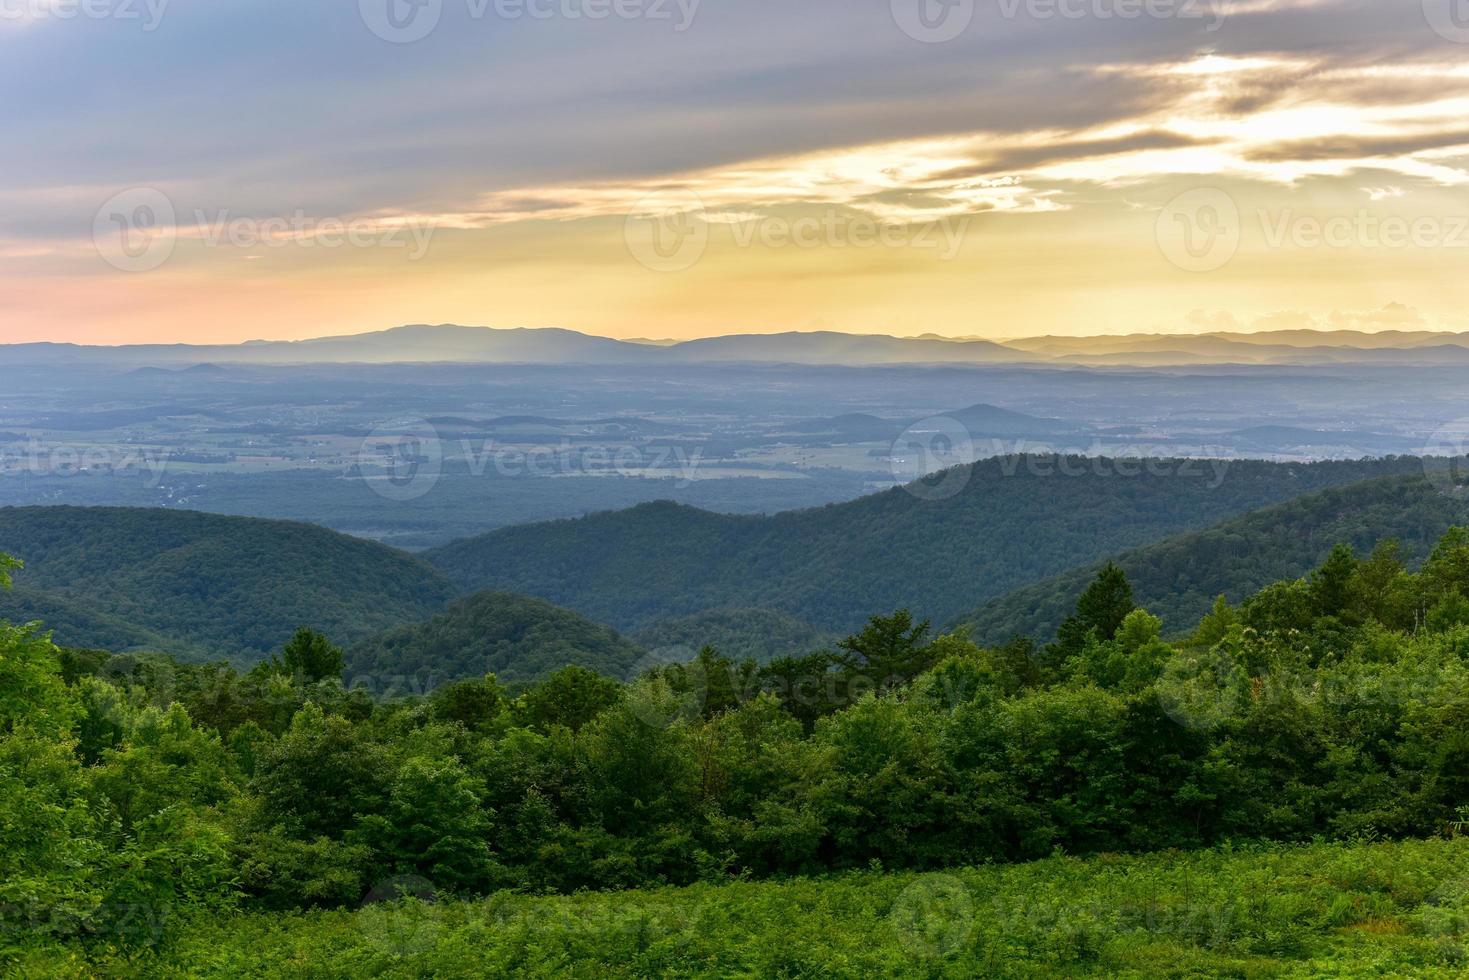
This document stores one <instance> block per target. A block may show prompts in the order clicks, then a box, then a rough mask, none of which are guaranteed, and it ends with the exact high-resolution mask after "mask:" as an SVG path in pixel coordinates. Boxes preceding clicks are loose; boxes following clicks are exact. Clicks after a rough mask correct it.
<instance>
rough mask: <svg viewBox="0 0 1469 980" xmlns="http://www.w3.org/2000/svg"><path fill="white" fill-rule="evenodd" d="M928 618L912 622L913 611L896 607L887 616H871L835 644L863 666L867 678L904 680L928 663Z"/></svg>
mask: <svg viewBox="0 0 1469 980" xmlns="http://www.w3.org/2000/svg"><path fill="white" fill-rule="evenodd" d="M928 627H929V621H928V620H926V619H925V620H924V621H923V622H921V623H914V622H913V614H912V613H910V612H909V611H908V610H906V609H899V610H898V611H897V612H895V613H893V614H892V615H891V616H873V617H872V618H871V619H870V620H868V621H867V625H866V626H865V627H863V628H862V632H860V633H857V634H855V635H853V636H849V637H847V638H846V639H845V640H842V641H840V642H838V643H837V646H838V647H839V648H840V649H842V650H845V651H846V652H847V653H849V654H851V655H853V656H854V657H858V658H860V664H861V665H862V666H864V667H866V669H867V673H869V674H870V675H871V679H872V680H875V681H878V682H886V681H888V680H899V681H907V680H911V679H912V678H913V677H915V676H917V675H918V674H919V673H921V672H922V671H923V670H924V669H925V668H927V667H929V666H931V664H930V663H929V649H928V646H927V644H925V643H924V637H925V636H927V635H928Z"/></svg>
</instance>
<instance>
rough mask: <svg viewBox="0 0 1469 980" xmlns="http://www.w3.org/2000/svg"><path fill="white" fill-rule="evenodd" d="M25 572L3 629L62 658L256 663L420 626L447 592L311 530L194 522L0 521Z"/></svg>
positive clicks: (63, 511)
mask: <svg viewBox="0 0 1469 980" xmlns="http://www.w3.org/2000/svg"><path fill="white" fill-rule="evenodd" d="M0 550H3V551H5V552H9V553H11V554H14V555H15V556H17V557H19V558H21V559H23V560H24V561H25V563H26V566H25V569H24V570H23V571H22V572H20V573H18V574H17V575H16V586H17V588H16V590H15V591H14V592H13V593H10V594H5V595H0V617H3V618H4V619H8V620H11V621H13V622H27V621H30V620H38V619H39V620H44V621H45V623H46V625H47V627H48V628H50V629H53V630H55V633H56V641H57V642H58V643H60V644H63V645H67V646H79V647H103V648H107V649H113V650H122V649H130V648H137V647H152V648H155V649H159V650H162V651H163V652H169V653H177V654H181V655H186V656H207V657H214V658H218V657H229V658H233V659H238V660H243V661H253V660H258V659H260V658H261V657H262V656H264V655H265V654H266V653H268V652H269V651H271V650H274V649H277V648H278V647H279V646H280V645H281V644H282V643H283V642H284V641H285V640H286V639H287V638H288V637H289V636H290V635H291V633H292V631H294V630H295V629H296V627H298V626H302V625H309V626H312V627H313V628H315V629H318V630H321V631H322V632H324V633H326V634H328V635H329V636H331V637H332V638H333V639H335V640H336V641H337V642H339V643H350V642H354V641H356V640H360V639H363V638H365V637H368V636H371V635H372V634H374V633H377V632H380V631H382V630H384V629H387V628H389V627H392V626H396V625H399V624H402V623H405V622H412V621H415V620H420V619H423V618H425V617H427V616H429V615H431V614H432V613H434V612H435V611H437V610H438V609H440V608H442V607H443V605H444V603H445V602H447V601H448V600H449V599H450V598H451V597H452V596H453V595H454V592H455V590H454V587H453V585H452V584H450V583H449V582H448V581H447V580H445V579H444V578H443V577H442V576H441V575H440V574H438V573H437V572H436V571H434V569H432V568H431V567H429V566H428V565H426V564H424V563H423V562H421V561H419V560H418V559H416V558H413V557H412V556H409V555H406V554H404V553H402V552H399V551H394V550H393V549H391V548H388V547H385V546H383V545H380V544H376V543H374V542H370V541H363V540H360V539H358V538H353V537H348V536H347V535H344V534H338V533H336V532H334V531H328V530H326V529H324V528H320V527H316V526H313V525H308V524H293V523H288V522H285V521H268V520H258V519H254V518H243V517H221V516H217V515H214V514H201V513H195V512H191V511H177V510H161V509H133V508H113V507H96V508H93V507H20V508H11V507H7V508H0Z"/></svg>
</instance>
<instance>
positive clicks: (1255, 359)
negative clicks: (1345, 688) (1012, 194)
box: [0, 324, 1469, 372]
mask: <svg viewBox="0 0 1469 980" xmlns="http://www.w3.org/2000/svg"><path fill="white" fill-rule="evenodd" d="M0 357H3V358H4V359H5V361H6V362H7V363H11V364H16V365H25V364H48V365H56V364H106V365H113V366H119V367H130V368H134V369H144V370H148V369H159V368H164V367H181V366H182V367H186V368H193V369H196V370H209V371H212V372H218V371H220V370H221V369H222V368H223V366H226V365H230V364H257V365H259V364H309V363H378V364H387V363H408V362H419V363H428V362H458V363H502V364H504V363H509V364H518V363H528V364H529V363H534V364H605V365H619V364H638V365H659V364H708V363H762V362H764V363H783V364H813V365H814V364H842V365H854V366H871V365H882V364H1024V363H1031V364H1056V365H1074V366H1110V365H1119V366H1134V367H1169V366H1188V365H1201V364H1255V365H1260V364H1276V365H1334V364H1377V365H1394V366H1403V365H1417V364H1432V365H1439V366H1443V365H1453V364H1465V365H1469V334H1465V333H1460V334H1455V333H1437V332H1430V331H1385V332H1383V333H1373V334H1368V333H1362V332H1360V331H1311V330H1290V331H1271V332H1264V333H1258V334H1246V333H1237V332H1213V333H1201V334H1130V335H1126V336H1105V337H1033V338H1020V339H1015V340H1008V341H1004V342H999V341H991V340H981V339H973V338H957V339H956V338H945V337H937V336H933V335H925V336H921V337H893V336H885V335H880V334H847V333H840V332H836V331H813V332H785V333H771V334H731V335H728V336H720V337H707V338H701V339H697V340H687V341H680V342H656V343H654V342H648V341H624V340H615V339H612V338H608V337H597V336H592V335H589V334H584V333H579V332H577V331H574V330H567V329H563V328H556V327H544V328H529V327H520V328H511V329H501V328H491V327H465V326H457V325H453V324H440V325H426V324H414V325H409V326H402V327H395V328H392V329H388V330H381V331H376V332H369V333H362V334H354V335H347V336H336V337H321V338H315V339H310V340H296V341H250V342H247V343H243V344H224V345H189V344H142V345H128V346H119V347H90V346H81V345H76V344H56V343H37V344H11V345H4V346H0Z"/></svg>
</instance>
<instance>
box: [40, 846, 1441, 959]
mask: <svg viewBox="0 0 1469 980" xmlns="http://www.w3.org/2000/svg"><path fill="white" fill-rule="evenodd" d="M15 965H16V967H17V968H18V973H17V975H20V976H27V977H29V976H68V977H70V976H140V975H146V976H162V977H185V976H188V977H196V976H202V977H230V978H235V977H300V978H329V977H425V976H435V977H479V976H485V977H500V976H525V977H586V978H596V980H610V978H617V977H736V978H757V977H760V978H764V977H792V978H794V977H842V978H847V977H850V978H868V977H975V976H987V977H1062V976H1065V977H1077V976H1081V977H1139V978H1141V977H1147V978H1154V977H1368V976H1398V977H1460V976H1466V975H1469V839H1464V838H1461V839H1459V840H1455V841H1444V840H1436V841H1423V842H1410V843H1396V844H1388V843H1372V844H1354V845H1327V844H1318V845H1310V846H1303V847H1250V848H1245V849H1220V850H1213V851H1206V852H1199V853H1188V854H1158V855H1149V856H1144V857H1107V856H1104V857H1098V858H1092V859H1087V860H1079V859H1073V858H1067V857H1056V858H1052V859H1049V860H1046V861H1039V862H1035V863H1031V864H1023V865H1009V866H991V867H982V868H971V869H959V870H952V871H945V872H937V873H931V874H912V873H901V874H891V873H883V872H881V871H878V870H874V871H872V872H869V873H862V874H850V875H842V876H837V877H832V878H826V879H793V880H788V881H778V882H733V883H727V884H707V885H698V886H694V887H690V888H668V889H657V890H643V891H631V892H621V893H591V894H579V895H571V896H556V897H535V896H526V895H515V894H499V895H495V896H492V897H490V898H488V899H484V900H481V901H474V902H441V903H438V904H425V903H419V902H411V901H410V902H402V903H388V904H378V905H369V906H366V907H364V908H362V909H357V910H349V911H321V912H310V913H305V914H290V915H270V914H240V915H236V916H234V917H227V918H222V919H211V920H199V921H185V922H175V923H173V924H172V925H171V926H170V927H169V929H168V938H167V939H166V940H165V941H164V943H163V944H161V945H160V946H159V947H158V948H156V949H154V950H151V951H147V952H144V953H135V954H131V955H125V954H122V953H120V952H116V951H110V950H107V949H92V950H90V951H89V952H88V953H87V955H86V956H85V957H84V956H83V955H82V953H81V951H79V950H77V949H64V950H63V949H51V950H32V951H31V952H30V954H29V955H27V956H26V957H25V958H24V959H23V960H22V961H20V962H19V963H17V964H15Z"/></svg>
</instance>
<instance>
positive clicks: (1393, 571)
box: [1351, 541, 1412, 627]
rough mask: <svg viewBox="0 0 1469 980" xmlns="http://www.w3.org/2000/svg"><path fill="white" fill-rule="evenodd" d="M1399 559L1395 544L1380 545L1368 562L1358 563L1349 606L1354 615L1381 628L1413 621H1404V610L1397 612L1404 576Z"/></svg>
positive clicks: (1398, 551)
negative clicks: (1352, 608)
mask: <svg viewBox="0 0 1469 980" xmlns="http://www.w3.org/2000/svg"><path fill="white" fill-rule="evenodd" d="M1401 555H1402V547H1401V546H1400V545H1399V544H1398V542H1396V541H1382V542H1379V543H1378V545H1377V547H1376V548H1374V549H1372V554H1371V555H1370V556H1369V557H1368V558H1367V559H1365V560H1364V561H1361V562H1358V564H1357V572H1356V575H1355V576H1354V577H1353V579H1352V586H1351V588H1352V603H1353V605H1354V606H1355V607H1356V609H1357V611H1358V612H1359V613H1360V614H1361V615H1362V616H1364V617H1368V618H1371V619H1375V620H1377V621H1378V622H1379V623H1382V624H1383V625H1384V626H1391V627H1398V626H1403V625H1408V623H1411V621H1412V616H1411V614H1409V615H1408V616H1407V617H1406V621H1405V617H1404V610H1402V609H1401V608H1399V607H1401V606H1404V605H1405V603H1404V602H1403V601H1402V595H1401V592H1402V588H1403V586H1404V579H1405V577H1406V573H1407V569H1406V568H1405V567H1404V566H1403V559H1402V557H1401ZM1406 605H1409V606H1411V604H1406Z"/></svg>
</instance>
